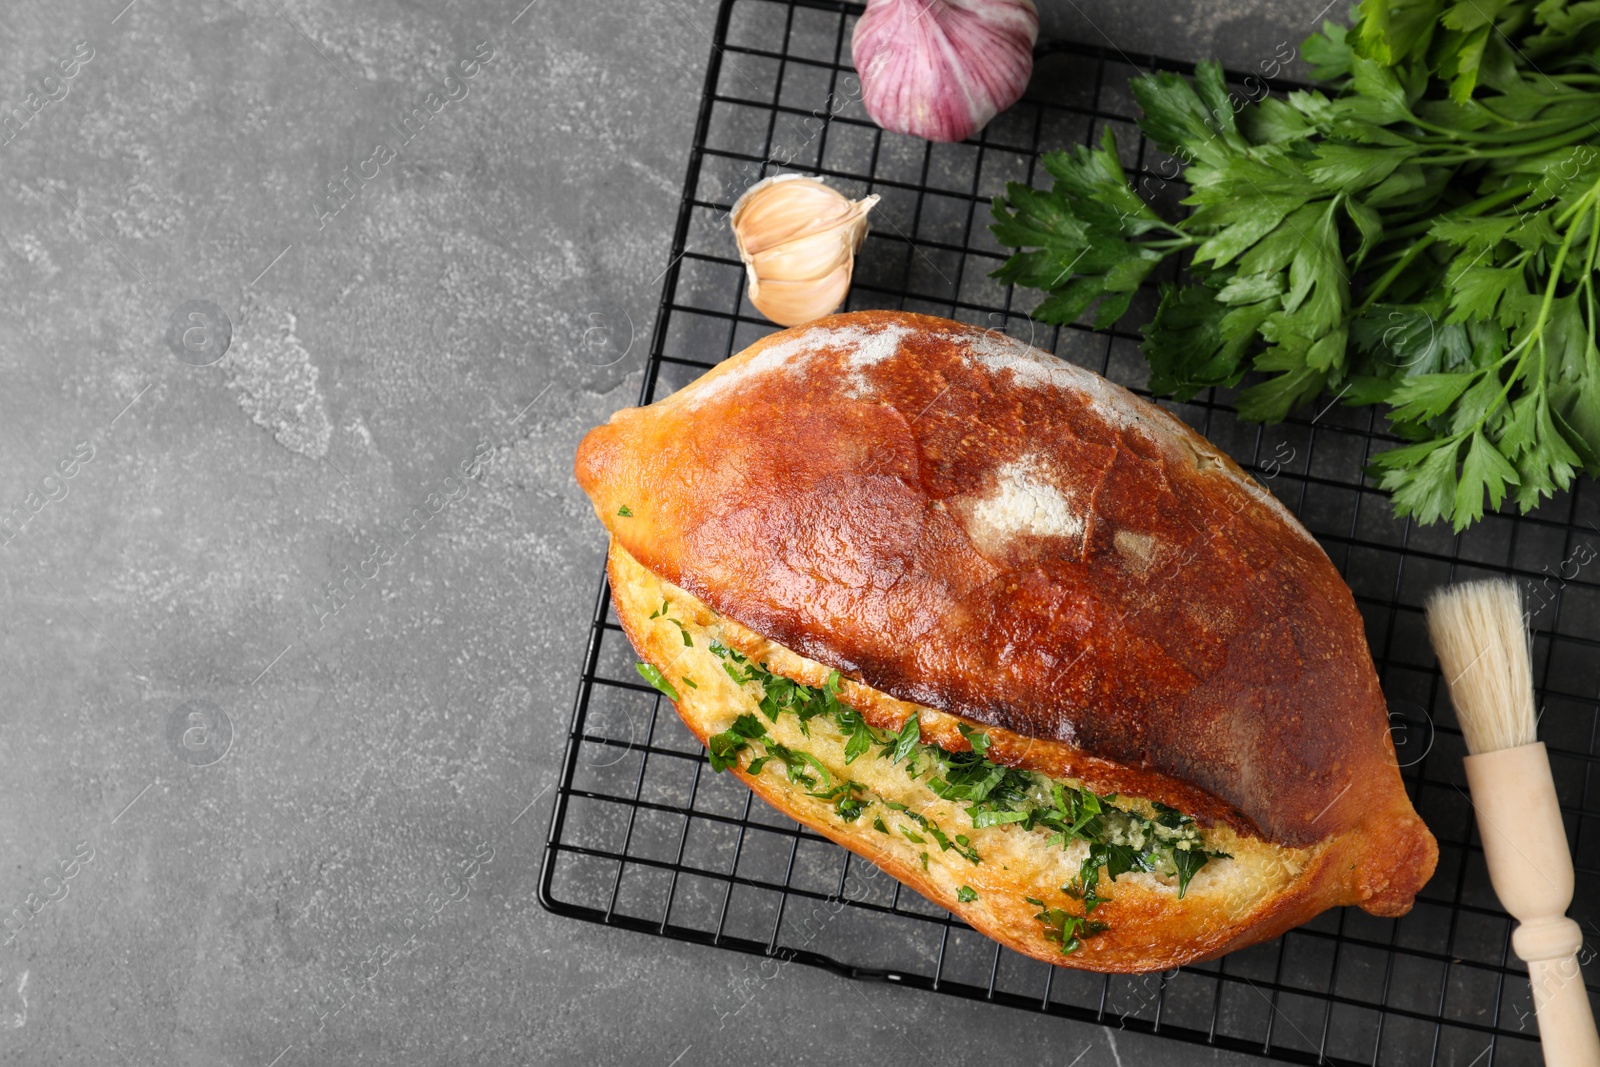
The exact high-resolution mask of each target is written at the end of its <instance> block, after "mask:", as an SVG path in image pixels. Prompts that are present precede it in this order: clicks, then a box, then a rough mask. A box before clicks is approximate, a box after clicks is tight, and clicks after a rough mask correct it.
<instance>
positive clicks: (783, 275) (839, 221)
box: [730, 174, 878, 326]
mask: <svg viewBox="0 0 1600 1067" xmlns="http://www.w3.org/2000/svg"><path fill="white" fill-rule="evenodd" d="M877 202H878V197H877V196H876V195H873V196H868V197H864V198H863V199H861V200H851V199H850V198H849V197H847V196H845V195H844V194H843V193H840V192H839V191H838V190H836V189H833V188H830V187H829V186H828V185H826V184H824V183H823V182H821V181H820V180H818V179H816V178H808V177H806V176H804V175H799V174H780V175H777V176H775V177H772V178H767V179H765V180H764V181H760V182H757V183H756V184H755V185H753V186H751V187H750V188H749V189H747V190H745V193H744V195H743V196H741V197H739V199H738V201H736V202H735V203H734V205H733V211H732V213H731V217H730V222H731V224H732V226H733V234H734V240H735V243H737V245H738V246H739V257H740V259H742V260H743V261H744V265H745V274H746V276H747V278H748V280H749V285H748V292H749V295H750V302H751V303H752V304H754V305H755V307H756V310H757V311H760V312H761V314H763V315H765V316H766V317H767V318H769V319H771V320H772V321H773V322H775V323H777V324H778V325H780V326H794V325H798V324H799V323H802V322H809V321H810V320H811V319H814V318H818V317H819V316H822V315H826V314H828V313H829V312H831V311H834V310H835V309H837V308H838V307H839V305H840V304H842V303H843V302H844V298H845V294H846V293H848V292H849V289H850V278H851V275H852V273H853V272H854V269H855V254H856V250H857V249H858V248H860V247H861V242H862V241H863V240H865V239H866V235H867V212H869V211H871V210H872V207H873V205H874V204H876V203H877Z"/></svg>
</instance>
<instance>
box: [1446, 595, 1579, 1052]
mask: <svg viewBox="0 0 1600 1067" xmlns="http://www.w3.org/2000/svg"><path fill="white" fill-rule="evenodd" d="M1427 609H1428V634H1429V636H1430V637H1431V638H1432V639H1433V648H1434V651H1435V652H1436V653H1437V654H1438V656H1439V666H1440V668H1441V669H1442V670H1443V671H1444V676H1445V681H1446V684H1447V685H1448V686H1449V688H1450V702H1451V703H1452V704H1454V705H1455V709H1456V718H1457V719H1458V720H1459V721H1460V723H1461V732H1462V734H1463V735H1464V736H1465V738H1466V742H1467V750H1468V752H1469V753H1470V755H1468V756H1467V757H1466V767H1467V785H1468V787H1469V788H1470V789H1471V790H1472V807H1473V810H1474V811H1476V813H1477V817H1478V836H1479V837H1480V838H1482V840H1483V858H1484V861H1485V863H1486V864H1487V865H1488V868H1489V880H1490V882H1492V883H1493V885H1494V891H1495V894H1496V895H1497V896H1498V897H1499V898H1500V903H1501V904H1502V905H1503V906H1504V907H1505V909H1506V911H1508V912H1510V913H1511V915H1512V916H1514V917H1515V918H1516V920H1517V922H1518V926H1517V928H1516V930H1515V931H1514V932H1513V933H1512V935H1511V947H1512V948H1513V949H1515V950H1516V953H1517V955H1518V956H1520V957H1522V959H1524V960H1525V961H1527V964H1528V983H1529V985H1530V986H1531V987H1532V989H1533V1005H1534V1009H1535V1010H1536V1011H1537V1012H1538V1017H1539V1039H1540V1043H1541V1044H1542V1045H1543V1047H1544V1062H1545V1063H1546V1064H1547V1065H1548V1067H1600V1037H1597V1036H1596V1033H1595V1026H1594V1014H1593V1012H1592V1011H1591V1009H1590V1007H1589V993H1588V990H1586V989H1585V988H1584V984H1583V973H1582V970H1581V968H1580V967H1579V964H1578V951H1579V949H1581V948H1582V947H1583V931H1582V930H1581V929H1580V928H1579V926H1578V924H1577V923H1576V922H1574V921H1573V920H1572V919H1570V918H1568V917H1567V914H1566V912H1567V908H1568V907H1569V906H1570V905H1571V904H1572V891H1573V881H1574V879H1573V870H1572V853H1571V852H1570V851H1569V850H1568V848H1567V834H1566V829H1565V827H1564V826H1563V825H1562V822H1561V808H1560V806H1559V804H1558V803H1557V801H1556V787H1555V781H1554V779H1553V778H1551V776H1550V757H1549V756H1548V755H1546V753H1545V748H1544V742H1542V741H1539V740H1537V739H1536V737H1535V718H1534V706H1533V669H1532V665H1531V662H1530V660H1531V656H1530V638H1529V635H1528V631H1527V630H1526V629H1525V628H1524V625H1523V618H1522V597H1521V595H1520V594H1519V592H1518V590H1517V585H1516V583H1515V582H1513V581H1511V580H1510V579H1494V580H1488V581H1476V582H1466V583H1463V584H1460V585H1454V586H1447V587H1445V588H1443V589H1440V590H1438V591H1436V592H1435V593H1434V594H1433V596H1432V597H1430V598H1429V600H1428V605H1427Z"/></svg>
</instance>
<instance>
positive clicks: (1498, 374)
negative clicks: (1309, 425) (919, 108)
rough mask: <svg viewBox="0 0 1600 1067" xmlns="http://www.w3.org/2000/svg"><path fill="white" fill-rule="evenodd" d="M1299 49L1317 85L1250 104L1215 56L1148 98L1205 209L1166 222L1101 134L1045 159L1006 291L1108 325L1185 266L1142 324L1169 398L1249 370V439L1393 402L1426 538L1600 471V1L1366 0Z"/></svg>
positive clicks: (1389, 473) (1003, 220)
mask: <svg viewBox="0 0 1600 1067" xmlns="http://www.w3.org/2000/svg"><path fill="white" fill-rule="evenodd" d="M1304 55H1305V56H1306V58H1307V60H1308V61H1309V62H1310V63H1311V64H1312V66H1313V68H1314V71H1315V74H1316V76H1317V78H1318V79H1319V80H1320V81H1322V82H1324V83H1325V84H1326V86H1327V89H1326V90H1321V89H1318V90H1309V91H1299V92H1292V93H1289V94H1288V95H1287V96H1286V97H1285V98H1283V99H1278V98H1266V99H1262V100H1260V101H1258V102H1249V101H1246V100H1242V99H1241V98H1240V97H1238V96H1237V95H1236V94H1234V93H1231V92H1230V91H1229V89H1228V87H1227V84H1226V82H1225V80H1224V77H1223V73H1222V69H1221V67H1220V66H1218V65H1217V64H1215V63H1202V64H1200V65H1199V66H1198V67H1197V68H1196V72H1195V77H1194V80H1193V82H1192V83H1191V82H1189V81H1186V80H1185V79H1183V78H1181V77H1178V76H1177V75H1174V74H1171V73H1158V74H1153V75H1148V76H1144V77H1140V78H1137V79H1135V80H1134V81H1133V83H1132V88H1133V92H1134V95H1135V97H1136V99H1137V100H1138V102H1139V105H1140V107H1141V108H1142V110H1143V112H1144V116H1143V118H1141V119H1140V121H1139V125H1140V127H1141V128H1142V129H1143V130H1144V132H1145V134H1146V136H1148V137H1149V138H1150V140H1151V141H1153V142H1154V143H1155V144H1156V145H1157V146H1159V147H1160V148H1161V149H1162V150H1163V151H1164V152H1166V153H1168V154H1169V155H1170V156H1171V157H1172V160H1171V161H1170V162H1169V166H1170V167H1171V174H1170V175H1169V176H1170V177H1174V178H1176V177H1178V176H1179V174H1180V172H1181V177H1182V180H1183V181H1184V182H1185V183H1186V184H1187V186H1188V188H1189V195H1188V196H1187V197H1186V198H1185V199H1184V201H1183V203H1184V204H1186V205H1187V206H1188V207H1189V208H1190V209H1191V210H1190V212H1189V214H1188V215H1187V216H1186V217H1184V218H1182V219H1177V220H1173V221H1169V220H1167V219H1165V218H1163V217H1162V215H1161V214H1160V213H1158V212H1157V211H1156V210H1155V209H1154V208H1153V207H1152V206H1151V204H1150V203H1149V202H1148V201H1147V200H1146V198H1145V196H1143V195H1141V193H1140V192H1139V191H1138V190H1136V189H1135V188H1134V187H1133V186H1132V185H1131V184H1130V182H1129V179H1128V176H1127V174H1126V173H1125V172H1124V170H1123V168H1122V165H1121V163H1120V162H1119V160H1118V157H1117V150H1116V144H1115V142H1114V140H1113V138H1112V135H1111V133H1110V131H1109V130H1108V131H1107V133H1106V135H1105V138H1104V140H1103V141H1102V143H1101V145H1100V146H1099V147H1097V148H1088V147H1083V148H1078V149H1076V150H1074V151H1071V152H1056V153H1050V154H1048V155H1046V156H1045V157H1044V159H1043V160H1042V162H1043V163H1044V166H1045V168H1046V170H1048V171H1049V173H1050V174H1051V175H1052V177H1053V178H1054V186H1053V188H1052V189H1051V190H1050V191H1048V192H1045V191H1041V190H1036V189H1031V188H1029V187H1027V186H1025V185H1020V184H1016V183H1013V184H1011V185H1010V186H1009V187H1008V189H1007V194H1006V196H1005V197H997V198H996V199H995V202H994V215H995V219H996V222H995V224H994V226H993V230H994V233H995V235H996V236H997V237H998V239H999V240H1000V241H1001V243H1003V244H1006V245H1008V246H1011V247H1014V248H1017V249H1018V250H1019V251H1017V252H1016V254H1014V255H1013V256H1012V257H1011V258H1010V259H1009V260H1008V261H1007V262H1006V263H1005V265H1004V266H1003V267H1002V268H1001V269H1000V270H999V271H997V272H996V276H997V277H999V278H1000V279H1002V280H1004V281H1006V282H1010V283H1013V284H1017V285H1022V286H1027V287H1031V288H1036V289H1041V290H1044V291H1045V292H1046V293H1047V294H1048V295H1047V296H1046V297H1045V299H1044V301H1043V302H1042V303H1041V304H1040V305H1039V306H1038V307H1037V308H1036V309H1035V311H1034V315H1035V317H1036V318H1038V319H1040V320H1042V321H1045V322H1052V323H1069V322H1075V321H1077V320H1078V319H1079V318H1080V317H1082V316H1083V315H1085V314H1086V313H1089V312H1091V310H1092V313H1093V317H1092V322H1093V324H1094V326H1095V327H1096V328H1098V329H1104V328H1108V327H1110V326H1111V325H1112V324H1113V323H1115V322H1116V321H1117V320H1119V319H1120V318H1121V317H1122V316H1123V315H1124V313H1126V312H1127V310H1128V308H1129V305H1130V303H1131V301H1132V298H1133V295H1134V293H1135V292H1136V291H1137V290H1138V289H1140V288H1141V287H1142V286H1144V285H1145V284H1146V283H1147V282H1148V280H1149V279H1150V278H1151V275H1152V272H1154V271H1155V269H1156V267H1157V266H1159V265H1160V264H1162V263H1164V262H1166V261H1167V260H1168V259H1169V258H1170V257H1173V256H1179V257H1183V260H1184V262H1185V263H1186V265H1187V269H1188V270H1187V274H1186V275H1185V277H1184V280H1183V281H1182V282H1180V283H1179V284H1163V285H1161V286H1160V303H1159V306H1158V308H1157V311H1156V314H1155V316H1154V318H1153V319H1152V320H1151V321H1150V322H1149V323H1148V324H1146V325H1145V326H1144V327H1143V336H1144V353H1145V356H1146V358H1147V360H1148V361H1149V363H1150V368H1151V377H1150V388H1151V389H1152V391H1154V392H1156V393H1158V394H1161V395H1167V396H1173V397H1176V398H1178V399H1180V400H1187V399H1189V398H1190V397H1192V396H1194V395H1195V393H1197V392H1198V391H1200V390H1201V389H1204V388H1208V387H1211V386H1233V385H1237V384H1238V383H1239V382H1240V381H1241V380H1242V379H1243V378H1244V376H1245V374H1246V373H1247V372H1249V371H1256V372H1259V374H1260V375H1261V377H1260V378H1259V380H1256V381H1255V382H1254V383H1253V384H1251V385H1250V386H1249V387H1248V388H1247V389H1245V390H1244V391H1243V392H1242V393H1241V394H1240V396H1239V398H1238V404H1237V406H1238V410H1239V413H1240V415H1241V416H1243V417H1244V418H1246V419H1249V420H1252V421H1260V422H1275V421H1280V420H1282V419H1283V418H1285V417H1286V416H1287V415H1288V413H1289V412H1290V411H1291V410H1293V409H1295V408H1296V407H1298V406H1300V405H1302V404H1305V403H1307V402H1309V401H1311V400H1312V399H1313V398H1315V397H1316V396H1317V395H1318V394H1319V393H1322V392H1323V391H1324V390H1334V391H1336V392H1337V394H1338V396H1339V397H1340V398H1342V399H1343V400H1344V401H1345V402H1346V403H1349V404H1381V405H1383V406H1384V414H1385V415H1386V416H1387V417H1388V419H1389V424H1390V428H1391V430H1392V431H1393V433H1394V434H1395V435H1396V436H1398V437H1400V438H1401V439H1402V441H1403V442H1405V443H1404V444H1402V445H1401V446H1400V447H1396V448H1391V449H1389V450H1388V451H1385V452H1381V453H1379V454H1378V455H1377V456H1375V457H1374V467H1373V471H1372V473H1373V474H1374V475H1375V476H1376V478H1377V480H1378V484H1379V485H1380V486H1381V487H1383V488H1384V489H1387V490H1389V491H1391V493H1392V497H1393V503H1394V508H1395V511H1396V513H1397V514H1399V515H1402V516H1405V515H1409V516H1413V517H1414V518H1415V519H1416V520H1418V521H1419V522H1423V523H1429V522H1434V521H1436V520H1440V519H1448V520H1450V521H1451V522H1452V523H1453V524H1454V527H1455V529H1456V530H1457V531H1458V532H1459V531H1460V530H1462V529H1465V528H1466V527H1467V526H1469V525H1470V524H1471V523H1473V522H1474V521H1476V520H1477V519H1479V518H1480V517H1482V515H1483V512H1484V506H1485V500H1486V499H1487V501H1488V504H1489V506H1490V507H1494V508H1498V507H1499V506H1500V505H1501V503H1502V502H1503V501H1504V500H1505V499H1506V497H1508V496H1509V497H1511V498H1512V499H1513V500H1514V501H1515V502H1516V504H1517V506H1518V507H1520V508H1521V509H1522V510H1523V511H1527V510H1529V509H1531V508H1533V507H1535V506H1537V505H1538V504H1539V502H1540V501H1541V500H1542V499H1543V498H1545V497H1549V496H1552V495H1553V494H1554V493H1555V492H1556V491H1557V490H1561V489H1566V488H1567V487H1568V486H1569V485H1570V484H1571V482H1572V480H1573V478H1574V477H1575V475H1576V474H1577V473H1578V472H1579V471H1580V470H1582V471H1587V472H1588V473H1589V474H1590V475H1591V476H1594V475H1600V351H1597V348H1596V331H1597V326H1600V302H1597V299H1596V293H1595V274H1596V268H1597V251H1600V224H1597V220H1600V150H1597V149H1596V148H1595V147H1594V142H1600V4H1597V3H1593V2H1586V3H1571V4H1567V3H1562V2H1560V0H1470V2H1466V0H1463V2H1454V0H1363V2H1362V3H1361V5H1360V6H1359V7H1358V8H1357V15H1356V23H1355V26H1354V28H1353V29H1352V30H1350V31H1349V32H1346V31H1345V30H1344V29H1343V28H1342V27H1339V26H1335V25H1332V24H1326V25H1325V26H1324V27H1323V29H1322V32H1321V33H1319V34H1317V35H1314V36H1313V37H1311V38H1310V39H1309V40H1307V41H1306V42H1305V45H1304ZM1153 181H1154V179H1151V178H1148V177H1147V178H1145V179H1144V181H1143V182H1142V183H1141V185H1142V187H1143V188H1144V189H1145V190H1147V191H1151V184H1152V182H1153Z"/></svg>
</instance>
